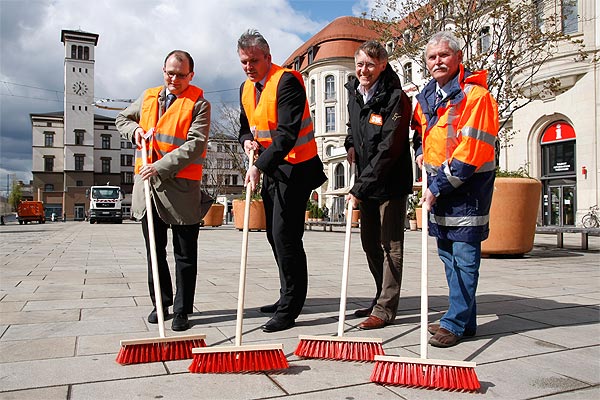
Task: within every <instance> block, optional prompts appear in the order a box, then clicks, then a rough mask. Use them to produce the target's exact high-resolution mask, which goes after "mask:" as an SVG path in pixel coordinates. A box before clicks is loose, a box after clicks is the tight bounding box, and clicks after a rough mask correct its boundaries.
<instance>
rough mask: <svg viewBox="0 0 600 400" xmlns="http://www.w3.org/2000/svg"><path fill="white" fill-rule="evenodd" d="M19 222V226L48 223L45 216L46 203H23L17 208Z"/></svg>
mask: <svg viewBox="0 0 600 400" xmlns="http://www.w3.org/2000/svg"><path fill="white" fill-rule="evenodd" d="M17 220H18V221H19V224H26V223H28V222H33V221H37V222H38V223H40V224H43V223H45V222H46V216H45V215H44V203H42V202H41V201H22V202H20V203H19V205H18V206H17Z"/></svg>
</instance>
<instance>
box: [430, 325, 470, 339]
mask: <svg viewBox="0 0 600 400" xmlns="http://www.w3.org/2000/svg"><path fill="white" fill-rule="evenodd" d="M438 329H440V324H429V325H427V331H428V332H429V333H430V334H432V335H435V334H436V332H437V331H438ZM473 336H475V332H467V331H465V333H463V337H473Z"/></svg>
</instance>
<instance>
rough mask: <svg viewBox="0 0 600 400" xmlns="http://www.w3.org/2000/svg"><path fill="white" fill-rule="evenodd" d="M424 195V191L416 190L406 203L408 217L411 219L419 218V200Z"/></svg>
mask: <svg viewBox="0 0 600 400" xmlns="http://www.w3.org/2000/svg"><path fill="white" fill-rule="evenodd" d="M421 197H422V192H421V190H419V191H418V192H414V193H413V194H411V195H409V196H408V204H407V205H406V217H407V218H408V219H409V220H415V219H417V208H418V207H419V200H420V199H421Z"/></svg>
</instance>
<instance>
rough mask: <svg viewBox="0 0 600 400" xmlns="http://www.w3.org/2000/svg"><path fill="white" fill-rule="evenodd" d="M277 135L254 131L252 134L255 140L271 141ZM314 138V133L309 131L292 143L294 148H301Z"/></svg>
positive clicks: (269, 132)
mask: <svg viewBox="0 0 600 400" xmlns="http://www.w3.org/2000/svg"><path fill="white" fill-rule="evenodd" d="M278 135H280V133H279V132H277V131H273V132H271V131H255V132H254V137H255V138H257V139H271V138H275V137H277V136H278ZM314 138H315V131H313V130H311V131H310V132H308V133H306V134H305V135H303V136H298V138H296V142H295V143H294V146H302V145H303V144H307V143H310V141H311V140H313V139H314Z"/></svg>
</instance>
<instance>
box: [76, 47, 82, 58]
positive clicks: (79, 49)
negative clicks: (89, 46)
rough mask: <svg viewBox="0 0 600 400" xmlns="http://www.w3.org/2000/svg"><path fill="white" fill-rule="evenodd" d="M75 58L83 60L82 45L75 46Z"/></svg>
mask: <svg viewBox="0 0 600 400" xmlns="http://www.w3.org/2000/svg"><path fill="white" fill-rule="evenodd" d="M77 58H78V59H79V60H83V46H77Z"/></svg>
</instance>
